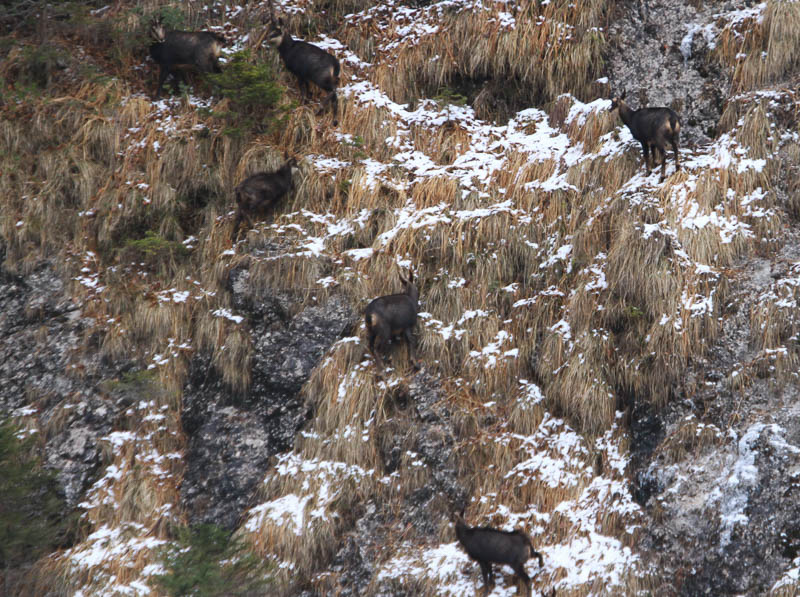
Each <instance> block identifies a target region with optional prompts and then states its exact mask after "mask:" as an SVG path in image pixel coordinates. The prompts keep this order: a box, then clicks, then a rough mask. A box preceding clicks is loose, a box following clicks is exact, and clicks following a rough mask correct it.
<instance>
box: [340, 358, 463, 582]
mask: <svg viewBox="0 0 800 597" xmlns="http://www.w3.org/2000/svg"><path fill="white" fill-rule="evenodd" d="M442 398H443V396H442V392H441V389H440V387H439V381H438V380H437V379H436V378H435V377H433V376H431V375H429V374H428V373H426V372H425V371H424V370H423V371H421V372H419V373H417V374H416V375H415V376H414V377H413V378H412V379H411V380H410V381H409V383H408V391H407V392H400V393H398V395H396V396H395V400H396V402H397V406H398V407H399V408H400V409H402V410H401V412H400V413H398V414H397V415H396V416H395V417H394V418H395V419H397V420H396V421H395V423H396V424H395V425H391V426H387V428H386V430H385V432H384V433H385V436H384V437H383V438H379V444H380V445H381V446H382V456H383V460H384V467H385V472H387V473H391V472H393V471H394V470H396V469H397V468H398V465H399V462H400V456H401V454H402V453H403V452H405V451H406V450H410V451H412V452H414V453H415V454H417V455H418V456H419V458H420V460H421V461H422V462H424V464H425V466H426V467H428V470H429V473H430V474H429V476H428V479H427V481H426V482H425V483H423V484H422V485H421V486H420V487H416V488H413V489H411V490H410V491H409V492H408V493H407V495H405V496H404V498H403V505H402V507H401V508H399V509H396V508H391V507H389V505H388V504H377V503H374V502H372V501H370V502H368V503H367V504H366V505H365V508H364V510H363V512H360V513H357V514H356V521H355V524H354V525H353V529H352V530H351V531H350V532H349V533H347V534H346V535H345V536H344V537H343V539H342V541H341V544H340V546H339V549H338V551H337V553H336V556H335V557H334V559H333V562H332V564H331V570H332V571H333V572H335V573H337V574H338V585H339V586H338V587H337V590H336V591H335V594H336V595H342V596H343V597H344V596H353V597H355V596H356V595H360V594H362V593H363V592H364V591H365V588H366V587H367V586H370V583H371V582H374V579H373V576H374V573H375V563H376V562H378V561H379V560H380V558H381V554H382V552H383V550H384V549H385V545H386V542H387V541H388V540H390V539H389V538H388V537H387V529H388V528H390V526H391V525H390V524H389V523H390V522H391V521H392V520H393V519H394V518H395V517H396V516H397V514H396V512H400V513H401V514H400V516H401V517H402V518H401V523H400V524H401V525H402V526H403V527H405V528H407V529H409V533H408V535H407V536H406V539H407V540H410V541H418V542H420V543H434V542H437V541H438V529H439V527H440V525H441V522H442V521H441V520H440V518H439V516H440V514H439V513H441V512H442V511H448V510H449V508H448V507H447V505H445V507H442V506H443V504H442V501H443V500H446V501H447V502H448V503H449V504H463V503H465V501H466V497H467V492H466V490H465V489H464V488H463V487H462V486H461V485H460V483H459V482H458V476H457V471H456V463H455V453H454V444H455V442H454V437H455V436H454V432H453V426H452V421H451V417H450V412H449V411H448V410H447V408H446V407H445V406H443V403H442ZM370 591H373V592H374V593H373V594H375V595H386V596H387V597H388V596H390V595H391V596H401V595H414V594H415V591H414V589H413V587H412V588H409V589H408V591H405V590H403V589H402V588H400V587H398V586H397V585H396V584H394V583H391V582H387V581H383V584H380V583H379V584H378V586H374V587H371V589H370Z"/></svg>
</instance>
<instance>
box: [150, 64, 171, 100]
mask: <svg viewBox="0 0 800 597" xmlns="http://www.w3.org/2000/svg"><path fill="white" fill-rule="evenodd" d="M168 76H169V69H168V68H167V67H166V66H163V65H162V66H161V67H160V70H159V73H158V87H157V88H156V95H155V97H154V98H153V99H158V98H160V97H161V91H162V90H163V88H164V81H166V80H167V77H168Z"/></svg>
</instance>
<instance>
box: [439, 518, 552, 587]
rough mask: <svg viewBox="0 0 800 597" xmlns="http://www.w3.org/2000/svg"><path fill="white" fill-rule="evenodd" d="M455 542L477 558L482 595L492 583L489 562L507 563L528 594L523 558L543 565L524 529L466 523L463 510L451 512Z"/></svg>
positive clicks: (528, 577) (527, 581)
mask: <svg viewBox="0 0 800 597" xmlns="http://www.w3.org/2000/svg"><path fill="white" fill-rule="evenodd" d="M453 522H454V523H455V527H456V537H457V538H458V542H459V543H461V545H463V546H464V550H465V551H466V552H467V555H468V556H469V557H470V558H472V559H473V560H475V561H476V562H478V564H480V567H481V574H482V575H483V590H484V595H488V594H489V588H490V585H492V586H493V585H494V575H493V573H492V563H497V564H508V565H509V566H511V568H513V570H514V573H515V574H516V575H517V577H518V578H519V579H520V580H521V581H522V582H523V584H524V585H525V587H526V591H527V594H528V595H529V596H530V594H531V578H530V576H528V575H527V573H526V572H525V562H527V561H528V559H529V558H530V557H531V556H536V557H537V558H539V566H540V567H541V566H544V559H543V558H542V554H540V553H539V552H537V551H536V550H535V549H534V548H533V543H532V542H531V538H530V537H529V536H528V534H527V533H526V532H525V531H522V530H519V529H517V530H514V531H501V530H498V529H493V528H491V527H468V526H467V524H466V523H465V522H464V510H461V512H460V513H456V512H453Z"/></svg>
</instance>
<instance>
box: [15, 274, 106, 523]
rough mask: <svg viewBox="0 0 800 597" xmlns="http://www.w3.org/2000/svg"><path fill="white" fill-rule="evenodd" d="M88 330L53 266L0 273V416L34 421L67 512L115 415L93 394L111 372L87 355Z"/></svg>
mask: <svg viewBox="0 0 800 597" xmlns="http://www.w3.org/2000/svg"><path fill="white" fill-rule="evenodd" d="M91 324H92V321H91V320H89V319H85V318H84V317H83V315H82V312H81V307H80V305H79V304H77V303H75V302H74V301H73V299H72V298H71V296H70V294H69V292H68V291H67V288H66V287H65V284H64V282H63V280H62V278H61V276H60V275H59V274H58V272H56V271H55V268H54V267H53V265H52V264H51V263H49V262H44V263H41V264H40V265H39V266H38V267H36V268H35V269H34V271H33V272H31V273H30V274H28V275H26V276H24V277H21V276H17V275H15V274H12V273H10V272H8V271H7V270H5V269H2V270H0V415H12V414H13V415H15V416H27V417H35V418H36V423H37V424H36V425H35V427H38V429H40V430H41V431H42V433H43V434H44V437H45V444H44V461H45V463H46V464H47V466H48V467H50V468H52V469H53V470H55V471H56V472H57V475H58V482H59V485H60V487H61V490H62V491H63V494H64V497H65V498H66V502H67V506H68V507H70V508H72V507H74V506H75V505H76V504H77V503H78V502H79V501H80V499H81V496H82V495H83V492H84V491H85V489H86V488H87V487H88V486H89V484H90V482H91V481H92V479H93V478H94V475H95V473H96V471H97V469H98V468H99V466H100V464H101V458H100V456H101V455H100V448H99V444H98V440H99V438H101V437H102V436H104V435H106V434H108V433H109V432H110V431H111V429H112V423H113V421H114V418H115V416H116V412H117V410H118V407H117V406H116V404H115V403H114V402H113V401H112V400H111V399H109V397H108V396H106V395H105V394H104V393H103V392H102V391H100V390H99V389H98V388H97V383H98V381H99V380H100V379H102V378H104V377H109V376H112V375H113V374H114V371H113V370H112V369H111V368H110V367H109V366H108V364H107V363H104V362H103V361H102V359H100V357H99V356H98V352H97V351H96V350H92V349H91V347H89V349H88V350H87V349H85V348H86V347H85V346H84V335H85V331H86V330H87V329H88V328H89V327H90V326H91Z"/></svg>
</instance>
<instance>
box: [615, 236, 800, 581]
mask: <svg viewBox="0 0 800 597" xmlns="http://www.w3.org/2000/svg"><path fill="white" fill-rule="evenodd" d="M786 241H787V242H786V244H785V245H784V248H783V249H782V250H781V251H780V252H779V253H778V255H776V256H775V257H773V258H772V259H769V260H768V259H765V258H761V257H754V258H751V259H748V260H747V261H744V262H743V263H741V264H740V265H739V268H738V270H739V277H738V280H737V281H736V283H735V287H734V288H733V290H732V292H731V295H730V296H729V298H728V300H727V304H726V307H725V312H724V314H723V319H722V325H723V329H722V333H721V335H720V337H719V338H718V339H717V341H716V343H715V344H714V345H713V346H712V347H710V349H709V351H708V352H707V354H706V355H705V357H704V358H702V359H698V360H696V361H695V362H692V363H690V365H689V367H688V369H687V371H686V376H685V378H684V381H683V384H682V386H681V387H679V388H676V389H675V393H676V396H675V399H674V400H672V401H671V402H670V403H669V404H668V405H667V406H666V407H665V408H664V409H662V410H660V411H659V410H657V409H653V408H646V407H639V408H637V409H635V410H634V413H633V417H632V418H633V421H632V426H631V430H632V442H631V444H632V463H633V465H632V468H633V474H634V494H635V496H636V497H637V499H638V500H639V501H640V502H641V503H642V505H643V506H645V508H646V511H647V512H648V514H650V515H651V517H652V518H651V520H650V521H648V523H647V524H646V525H645V526H644V527H643V535H642V541H641V547H642V548H643V550H644V552H645V553H649V554H651V555H652V556H653V559H654V563H655V564H656V565H657V567H658V569H659V570H662V571H663V572H664V573H663V574H660V575H659V577H660V579H661V581H662V582H663V583H664V584H663V585H662V586H660V587H658V590H657V592H656V595H686V596H694V595H765V594H768V593H769V591H770V589H771V588H772V587H773V586H774V585H775V583H776V582H777V581H779V579H780V575H781V573H782V572H781V571H786V570H789V569H790V568H792V567H793V560H794V559H795V558H796V557H797V556H798V554H800V524H798V520H800V419H798V414H800V384H798V382H797V377H796V376H794V381H789V382H788V383H781V384H778V383H776V378H775V374H774V370H773V369H771V366H770V365H769V364H768V363H761V361H762V358H763V355H760V354H759V352H760V351H758V350H757V349H756V348H755V347H754V346H753V345H752V337H753V334H752V330H751V329H750V328H751V324H750V313H751V308H752V307H753V305H754V304H755V303H756V301H757V300H758V296H759V294H760V293H761V292H763V291H764V290H766V289H767V287H768V286H769V284H770V283H772V282H773V281H776V280H780V278H781V276H783V275H786V271H785V270H783V269H782V268H781V267H780V263H782V262H783V261H797V260H798V259H800V242H798V241H800V234H799V233H798V230H797V226H793V227H791V228H788V229H787V237H786ZM740 375H744V376H747V378H748V379H747V383H745V384H743V385H739V384H738V383H737V380H736V378H737V377H738V376H740ZM687 429H688V430H690V431H691V433H687V432H686V430H687ZM795 565H796V564H795Z"/></svg>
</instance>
